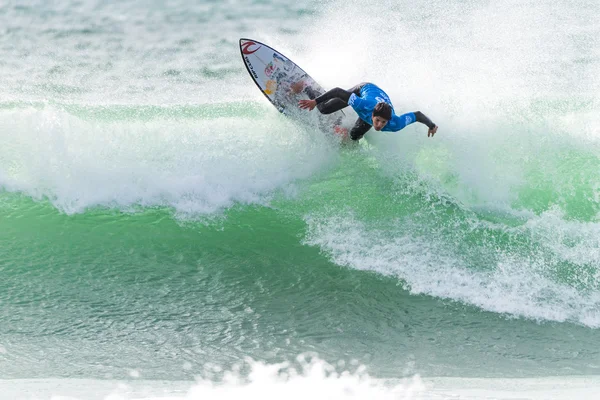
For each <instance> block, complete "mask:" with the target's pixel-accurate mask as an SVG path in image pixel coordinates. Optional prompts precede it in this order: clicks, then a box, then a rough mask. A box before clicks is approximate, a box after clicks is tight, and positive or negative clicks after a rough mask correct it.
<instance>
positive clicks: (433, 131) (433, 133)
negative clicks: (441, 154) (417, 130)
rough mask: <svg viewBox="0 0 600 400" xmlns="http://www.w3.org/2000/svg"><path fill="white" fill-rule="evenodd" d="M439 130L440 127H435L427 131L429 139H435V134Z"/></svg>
mask: <svg viewBox="0 0 600 400" xmlns="http://www.w3.org/2000/svg"><path fill="white" fill-rule="evenodd" d="M437 128H438V126H437V125H436V126H434V127H433V128H430V129H429V131H427V137H430V136H431V137H433V135H435V133H436V132H437Z"/></svg>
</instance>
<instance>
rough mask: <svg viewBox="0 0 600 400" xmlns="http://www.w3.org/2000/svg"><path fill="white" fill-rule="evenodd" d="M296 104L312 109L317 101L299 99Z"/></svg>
mask: <svg viewBox="0 0 600 400" xmlns="http://www.w3.org/2000/svg"><path fill="white" fill-rule="evenodd" d="M298 105H299V106H300V108H302V109H303V110H308V111H312V110H313V109H314V108H315V107H316V106H317V102H316V101H315V100H300V101H299V102H298Z"/></svg>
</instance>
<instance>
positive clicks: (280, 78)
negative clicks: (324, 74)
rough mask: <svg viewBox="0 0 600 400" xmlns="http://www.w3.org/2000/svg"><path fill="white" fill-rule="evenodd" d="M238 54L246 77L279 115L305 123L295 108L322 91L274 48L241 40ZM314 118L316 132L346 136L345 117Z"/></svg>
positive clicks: (303, 115) (341, 114)
mask: <svg viewBox="0 0 600 400" xmlns="http://www.w3.org/2000/svg"><path fill="white" fill-rule="evenodd" d="M240 53H241V55H242V59H243V60H244V65H245V66H246V69H247V70H248V74H250V77H251V78H252V80H253V81H254V83H255V84H256V86H258V88H259V89H260V91H261V92H262V93H263V94H264V95H265V96H266V98H267V99H269V101H270V102H271V104H273V105H274V106H275V108H276V109H277V110H279V112H281V113H282V114H284V115H287V116H289V117H292V118H296V119H300V120H303V121H306V120H307V117H308V113H309V112H308V111H306V110H301V109H300V108H299V107H298V101H299V100H301V99H314V98H316V97H317V96H319V95H321V94H323V93H325V90H324V89H323V88H322V87H321V85H319V84H318V83H317V82H316V81H315V80H314V79H313V78H312V77H311V76H310V75H308V74H307V73H306V72H305V71H304V70H303V69H302V68H300V67H299V66H298V65H296V63H294V62H293V61H292V60H290V59H289V58H287V57H286V56H284V55H283V54H281V53H280V52H279V51H277V50H275V49H274V48H272V47H270V46H268V45H266V44H264V43H261V42H259V41H257V40H253V39H245V38H242V39H240ZM312 113H315V114H317V119H318V125H319V128H320V129H322V130H323V131H325V132H327V133H329V132H333V133H337V134H338V135H343V134H344V132H346V133H347V128H345V127H344V125H345V122H346V121H345V114H344V112H343V111H337V112H335V113H332V114H329V115H323V114H321V113H319V111H318V110H317V109H315V110H313V111H312V112H311V114H312Z"/></svg>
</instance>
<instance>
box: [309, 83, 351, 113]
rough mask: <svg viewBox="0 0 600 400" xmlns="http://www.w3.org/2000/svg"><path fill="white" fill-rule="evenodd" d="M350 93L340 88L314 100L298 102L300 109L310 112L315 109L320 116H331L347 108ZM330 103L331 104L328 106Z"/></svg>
mask: <svg viewBox="0 0 600 400" xmlns="http://www.w3.org/2000/svg"><path fill="white" fill-rule="evenodd" d="M351 94H352V93H351V92H348V91H346V90H344V89H342V88H339V87H336V88H333V89H331V90H329V91H327V92H325V93H323V94H322V95H320V96H319V97H317V98H315V99H314V100H300V101H299V102H298V105H299V106H300V108H303V109H305V110H309V111H312V110H313V109H314V108H315V107H318V108H319V111H320V112H321V113H322V114H331V113H332V112H335V111H339V110H341V109H342V108H344V107H347V106H348V99H349V98H350V95H351ZM330 103H331V104H330Z"/></svg>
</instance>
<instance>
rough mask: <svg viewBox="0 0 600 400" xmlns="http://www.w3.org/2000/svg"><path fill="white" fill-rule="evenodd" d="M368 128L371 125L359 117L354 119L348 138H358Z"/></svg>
mask: <svg viewBox="0 0 600 400" xmlns="http://www.w3.org/2000/svg"><path fill="white" fill-rule="evenodd" d="M369 129H371V125H370V124H367V123H366V122H365V121H363V120H362V119H360V118H359V119H357V120H356V122H355V123H354V126H353V127H352V130H351V131H350V138H351V139H352V140H359V139H360V138H361V137H363V136H364V135H365V133H367V131H368V130H369Z"/></svg>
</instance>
